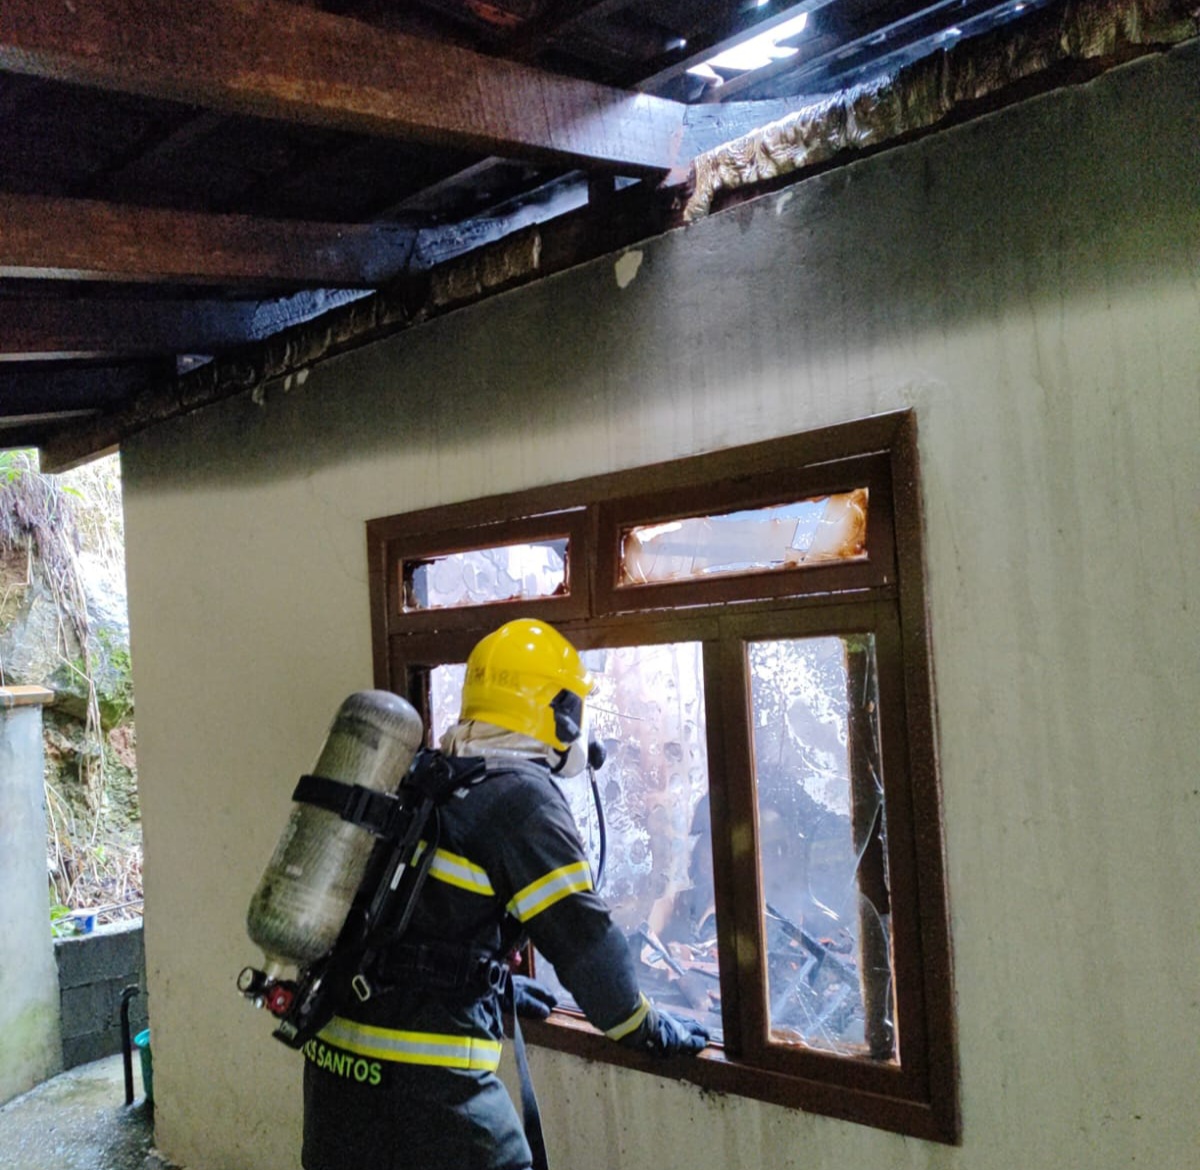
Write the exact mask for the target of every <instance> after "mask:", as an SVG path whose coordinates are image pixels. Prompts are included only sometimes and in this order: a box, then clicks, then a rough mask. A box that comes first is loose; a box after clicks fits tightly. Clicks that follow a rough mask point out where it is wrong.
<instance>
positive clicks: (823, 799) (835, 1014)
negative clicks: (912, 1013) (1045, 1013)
mask: <svg viewBox="0 0 1200 1170" xmlns="http://www.w3.org/2000/svg"><path fill="white" fill-rule="evenodd" d="M748 654H749V667H750V676H751V702H752V718H753V723H754V767H755V776H754V782H755V791H756V799H757V815H758V825H759V845H760V850H759V858H760V867H761V879H762V890H763V905H762V926H763V936H764V938H765V940H766V947H767V976H768V988H767V995H768V1018H769V1027H770V1039H771V1041H772V1042H773V1043H778V1044H802V1045H805V1046H806V1047H809V1048H816V1049H821V1050H823V1051H829V1052H836V1053H840V1054H843V1055H856V1056H863V1055H869V1056H872V1057H874V1058H875V1059H880V1060H889V1061H890V1060H894V1059H895V1050H896V1046H895V1029H894V1024H893V1021H894V1018H895V1017H894V1011H893V1003H892V999H893V992H892V963H891V944H890V937H889V933H890V932H889V916H888V913H889V905H888V893H887V874H886V869H885V850H884V846H885V842H886V836H885V831H886V825H885V818H884V804H883V786H882V781H881V776H880V770H879V760H880V753H879V724H878V718H877V702H876V672H875V648H874V638H873V637H872V636H871V635H869V634H862V635H848V636H844V637H822V638H802V639H794V640H783V641H763V642H753V643H751V644H750V645H749V647H748Z"/></svg>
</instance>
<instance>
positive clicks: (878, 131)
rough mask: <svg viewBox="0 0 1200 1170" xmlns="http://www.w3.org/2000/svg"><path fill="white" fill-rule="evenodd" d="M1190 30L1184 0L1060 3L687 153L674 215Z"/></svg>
mask: <svg viewBox="0 0 1200 1170" xmlns="http://www.w3.org/2000/svg"><path fill="white" fill-rule="evenodd" d="M1198 33H1200V14H1198V12H1197V9H1196V6H1195V0H1063V2H1061V3H1054V4H1051V5H1048V6H1047V7H1046V8H1044V9H1042V10H1041V11H1038V12H1035V13H1033V14H1032V15H1031V16H1030V17H1029V18H1027V19H1025V20H1022V21H1021V22H1020V23H1016V24H1013V25H1010V26H1008V27H1004V28H997V29H994V30H992V31H991V32H987V33H983V34H981V35H979V36H976V37H972V38H970V39H968V40H963V41H961V42H959V43H958V44H956V45H955V46H954V48H953V49H951V50H949V51H948V52H944V53H938V54H935V55H934V56H930V57H925V58H924V59H922V60H919V61H916V62H914V63H913V64H911V65H907V66H905V67H904V68H902V69H899V70H898V71H897V72H896V73H895V74H894V75H892V76H890V77H887V78H884V79H881V80H880V81H878V82H874V83H870V84H864V85H861V86H858V87H856V88H854V89H848V90H844V91H842V92H839V93H837V94H835V95H834V96H832V97H830V98H828V99H825V100H822V101H819V102H816V103H813V104H811V105H808V106H806V107H804V108H802V109H800V110H797V111H796V112H795V113H793V114H790V115H788V116H786V117H784V118H782V119H780V120H779V121H777V122H773V123H771V124H769V125H766V126H763V127H761V128H760V129H758V130H756V131H754V132H753V133H750V134H746V135H744V136H743V137H741V138H739V139H735V140H734V141H731V142H727V143H725V144H724V145H722V146H720V147H717V148H716V149H714V150H710V151H708V152H706V153H704V154H701V155H698V156H697V157H696V159H695V160H694V161H693V163H692V176H691V181H690V183H689V184H688V186H689V187H690V195H689V198H688V203H687V207H686V208H685V211H684V219H685V220H687V221H689V222H690V221H692V220H696V219H700V218H702V217H703V216H705V215H708V214H709V212H711V211H712V210H714V208H719V207H721V206H724V205H726V204H727V203H729V202H730V201H731V200H733V201H736V200H738V199H742V198H751V197H753V196H755V195H758V194H761V193H763V192H764V191H766V190H769V189H771V187H772V185H778V184H779V183H780V182H781V181H783V182H792V181H794V180H795V179H797V178H799V177H801V176H802V175H805V174H812V173H814V172H815V171H816V170H817V169H818V168H821V167H828V166H831V165H836V164H837V163H841V162H849V161H850V160H851V159H853V158H856V157H861V156H862V155H863V154H864V153H867V152H870V151H874V150H879V149H882V148H884V147H887V146H889V145H892V144H894V143H896V142H900V141H905V140H909V139H912V138H914V137H916V136H917V135H920V134H927V133H930V132H931V131H933V130H936V129H941V128H944V127H947V126H950V125H954V124H956V123H960V122H964V121H966V120H967V119H969V118H974V117H979V116H980V115H982V114H987V113H990V112H992V111H993V110H996V109H1000V108H1001V107H1003V106H1004V105H1007V104H1009V103H1011V102H1014V101H1021V100H1025V99H1027V98H1029V97H1031V96H1032V95H1033V94H1036V93H1042V92H1046V91H1048V90H1050V89H1054V88H1057V87H1060V86H1063V85H1070V84H1078V83H1081V82H1084V81H1088V80H1090V79H1091V78H1093V77H1096V76H1097V75H1099V74H1100V73H1103V72H1104V71H1105V70H1106V69H1111V68H1113V67H1114V66H1116V65H1120V64H1123V63H1124V62H1126V61H1129V60H1132V59H1133V58H1135V57H1138V56H1142V55H1145V54H1147V53H1155V52H1160V51H1162V50H1164V49H1167V48H1170V47H1171V46H1172V45H1177V44H1180V43H1182V42H1183V41H1186V40H1190V39H1192V38H1193V37H1195V36H1196V35H1197V34H1198Z"/></svg>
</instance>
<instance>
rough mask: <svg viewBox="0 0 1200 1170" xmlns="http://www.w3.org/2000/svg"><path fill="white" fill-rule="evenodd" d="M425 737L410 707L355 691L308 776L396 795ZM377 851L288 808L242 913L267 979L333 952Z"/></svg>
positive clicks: (309, 810)
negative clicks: (262, 962) (260, 952)
mask: <svg viewBox="0 0 1200 1170" xmlns="http://www.w3.org/2000/svg"><path fill="white" fill-rule="evenodd" d="M423 738H424V728H423V726H422V724H421V717H420V716H419V715H418V714H417V712H416V711H415V710H414V708H413V707H412V705H411V704H409V703H407V702H405V701H404V700H403V699H402V698H400V697H399V696H398V695H393V694H392V693H391V692H390V691H356V692H355V693H354V694H352V695H350V696H349V697H348V698H347V699H346V700H345V702H343V703H342V705H341V707H340V708H339V709H338V712H337V715H336V716H335V717H334V720H333V723H332V725H331V726H330V728H329V734H328V735H327V736H326V739H325V744H324V746H323V747H322V749H321V753H320V755H319V756H318V758H317V762H316V764H315V765H314V767H313V769H312V773H313V775H315V776H324V777H326V778H327V779H330V780H341V781H343V782H345V783H347V784H361V785H362V786H363V787H364V788H370V789H373V790H375V791H376V792H395V791H396V789H397V788H398V787H399V785H400V781H401V779H402V778H403V776H404V774H405V773H406V772H407V771H408V768H409V765H410V764H411V763H412V759H413V756H414V755H415V754H416V751H417V749H418V748H419V747H420V746H421V741H422V739H423ZM374 845H375V838H374V837H373V836H372V835H371V834H370V833H369V832H368V831H367V830H366V829H363V828H361V827H359V826H358V825H354V824H351V823H350V822H348V821H344V820H342V819H341V817H339V816H338V815H337V814H336V813H332V812H329V811H328V810H326V809H322V808H317V807H315V806H314V805H311V804H301V803H299V802H295V803H293V804H292V812H291V816H290V817H289V819H288V822H287V824H286V825H285V826H284V830H283V833H282V834H281V835H280V838H279V842H278V844H277V845H276V846H275V852H274V854H273V855H272V857H271V860H270V862H269V863H268V864H267V868H266V871H265V872H264V873H263V876H262V880H261V881H260V882H259V884H258V889H257V890H256V891H255V893H254V897H253V898H251V900H250V909H249V911H248V912H247V914H246V930H247V932H248V933H249V935H250V938H251V940H252V941H253V942H254V943H255V944H256V945H257V946H259V947H261V948H262V952H263V957H264V973H265V974H266V975H267V976H268V978H271V979H278V978H280V977H281V975H282V974H283V973H284V971H285V970H287V969H288V968H298V967H304V966H307V965H308V964H310V963H312V962H313V961H314V960H316V959H319V958H320V957H321V956H322V955H324V954H326V953H327V952H328V950H329V948H330V947H332V946H333V944H334V942H335V941H336V940H337V937H338V935H339V934H340V933H341V929H342V926H343V925H344V923H345V921H346V915H347V913H348V912H349V909H350V905H351V903H352V902H353V901H354V896H355V894H356V893H357V892H358V887H359V885H360V883H361V882H362V879H363V874H364V872H365V870H366V867H367V862H368V861H369V860H370V856H371V851H372V849H373V848H374Z"/></svg>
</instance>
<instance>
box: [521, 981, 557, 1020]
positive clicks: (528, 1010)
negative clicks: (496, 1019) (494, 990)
mask: <svg viewBox="0 0 1200 1170" xmlns="http://www.w3.org/2000/svg"><path fill="white" fill-rule="evenodd" d="M510 983H511V985H512V1003H513V1010H514V1011H515V1012H516V1013H517V1015H519V1016H524V1017H526V1018H527V1019H531V1020H544V1019H546V1017H547V1016H549V1015H550V1013H551V1012H552V1011H553V1010H554V1009H555V1007H557V1006H558V1000H557V998H556V997H555V995H554V993H553V992H552V991H551V990H550V989H549V988H548V987H546V986H545V985H544V984H541V983H539V982H538V981H537V980H536V979H530V978H529V976H528V975H512V976H510Z"/></svg>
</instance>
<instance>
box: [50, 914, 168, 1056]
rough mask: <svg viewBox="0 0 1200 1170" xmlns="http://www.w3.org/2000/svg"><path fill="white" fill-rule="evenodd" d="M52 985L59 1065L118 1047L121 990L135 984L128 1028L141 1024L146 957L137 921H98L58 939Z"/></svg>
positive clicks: (144, 1009) (145, 1013) (133, 1032)
mask: <svg viewBox="0 0 1200 1170" xmlns="http://www.w3.org/2000/svg"><path fill="white" fill-rule="evenodd" d="M54 954H55V958H56V959H57V960H58V987H59V995H60V1015H61V1020H62V1064H63V1068H74V1067H75V1066H76V1065H78V1064H86V1063H88V1062H89V1061H92V1060H99V1059H100V1058H101V1057H102V1056H111V1055H112V1054H113V1053H116V1052H120V1051H121V993H122V992H123V991H124V990H125V988H126V987H130V986H136V987H138V988H139V989H140V991H139V994H138V995H136V996H134V997H133V999H132V1000H131V1001H130V1005H129V1026H130V1033H131V1035H133V1036H136V1035H137V1034H138V1032H140V1031H141V1030H142V1029H143V1028H145V1027H146V1023H147V1019H148V1005H147V1003H146V995H145V986H146V957H145V950H144V948H143V945H142V924H141V922H140V921H139V922H130V923H118V924H115V925H113V926H101V927H99V928H98V929H97V930H95V931H93V932H92V933H91V934H83V935H77V936H75V937H72V938H61V939H58V940H57V941H56V942H55V944H54Z"/></svg>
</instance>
